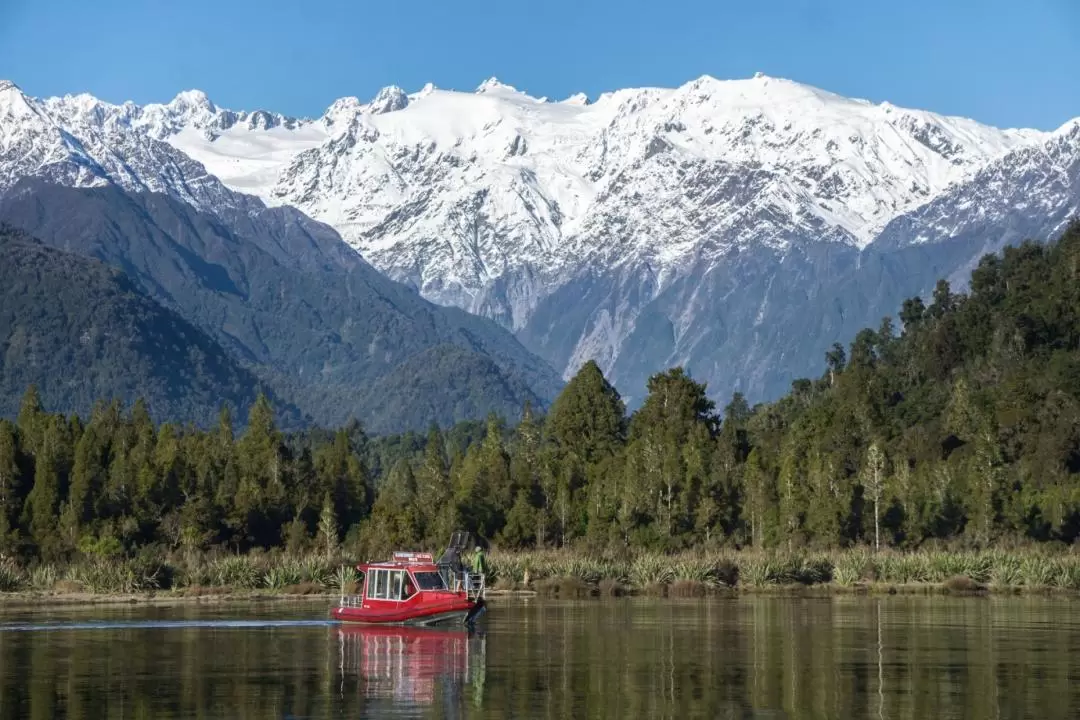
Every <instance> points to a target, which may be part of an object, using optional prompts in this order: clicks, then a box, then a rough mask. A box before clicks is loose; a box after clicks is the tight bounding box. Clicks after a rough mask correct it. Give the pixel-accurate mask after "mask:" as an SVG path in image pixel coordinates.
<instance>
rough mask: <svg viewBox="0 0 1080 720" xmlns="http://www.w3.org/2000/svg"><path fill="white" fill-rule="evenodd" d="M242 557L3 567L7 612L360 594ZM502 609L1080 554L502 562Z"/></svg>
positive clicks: (1076, 588) (921, 575)
mask: <svg viewBox="0 0 1080 720" xmlns="http://www.w3.org/2000/svg"><path fill="white" fill-rule="evenodd" d="M341 562H342V561H333V560H328V559H326V558H323V557H317V556H314V557H307V558H289V557H276V558H275V557H270V556H261V557H260V556H258V555H254V554H253V555H249V556H245V555H232V556H225V557H220V558H217V559H213V560H207V559H202V558H200V559H197V560H193V561H190V562H187V563H185V562H182V561H181V562H177V563H175V564H174V563H171V562H158V563H153V564H146V563H139V562H138V561H131V560H116V561H101V560H98V561H93V562H76V563H72V564H70V565H68V566H66V567H58V566H55V565H38V566H36V567H34V568H32V569H23V568H21V567H19V566H18V565H16V564H15V563H14V562H13V561H11V560H4V561H0V607H9V608H10V607H19V606H30V605H32V606H35V607H40V606H42V605H46V606H51V605H64V606H72V605H102V604H143V605H145V604H151V605H180V604H221V603H231V602H237V603H241V602H246V603H250V602H273V601H283V600H289V601H301V600H320V601H324V602H333V601H334V599H335V598H337V597H338V596H339V595H340V594H342V592H344V593H345V594H355V593H356V592H358V580H359V578H358V575H357V573H356V571H355V570H354V569H353V567H352V566H353V564H352V563H350V564H341ZM489 564H490V571H489V593H490V594H491V595H492V596H494V597H499V596H511V595H535V596H540V597H549V598H564V599H565V598H587V597H616V596H626V595H645V596H653V597H684V598H691V597H705V596H708V595H734V594H744V593H745V594H753V593H759V594H792V595H799V596H830V595H845V594H890V595H895V594H945V595H961V596H973V595H985V594H991V593H992V594H1021V593H1023V594H1031V593H1036V594H1048V593H1053V594H1068V595H1076V594H1080V554H1078V553H1075V552H1071V551H1066V552H1057V553H1054V552H1048V551H1047V550H1045V549H1041V548H1034V549H1024V550H1015V551H1006V550H986V551H916V552H907V553H902V552H895V551H883V552H877V553H875V552H873V551H872V550H870V549H864V548H858V549H852V550H843V551H823V552H814V551H807V552H781V553H768V552H758V551H753V550H744V551H710V552H683V553H679V554H672V555H664V554H659V553H648V552H642V553H632V554H628V555H624V556H622V557H610V556H604V555H598V554H592V553H585V552H580V551H574V550H538V551H530V552H509V551H497V550H496V551H493V552H492V553H491V554H490V556H489Z"/></svg>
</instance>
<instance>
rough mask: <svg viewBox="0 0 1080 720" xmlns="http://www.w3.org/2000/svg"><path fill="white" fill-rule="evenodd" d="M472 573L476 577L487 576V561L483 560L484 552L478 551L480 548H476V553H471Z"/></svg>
mask: <svg viewBox="0 0 1080 720" xmlns="http://www.w3.org/2000/svg"><path fill="white" fill-rule="evenodd" d="M472 571H473V572H474V573H476V574H478V575H486V574H487V560H486V559H485V558H484V551H483V550H481V549H480V546H479V545H477V546H476V551H475V552H474V553H473V561H472Z"/></svg>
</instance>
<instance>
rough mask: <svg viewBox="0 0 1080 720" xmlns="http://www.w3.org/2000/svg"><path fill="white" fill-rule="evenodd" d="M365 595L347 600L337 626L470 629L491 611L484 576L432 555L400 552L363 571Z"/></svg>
mask: <svg viewBox="0 0 1080 720" xmlns="http://www.w3.org/2000/svg"><path fill="white" fill-rule="evenodd" d="M356 569H357V570H359V571H360V572H361V573H362V574H363V584H362V586H361V590H360V594H359V595H351V596H347V595H342V596H341V601H340V602H339V604H338V607H336V608H333V609H332V610H331V611H330V616H331V617H333V618H334V619H335V620H340V621H341V622H346V623H364V624H407V625H439V624H450V623H459V624H468V625H471V624H472V623H473V621H475V619H476V618H477V617H478V616H479V615H480V614H481V613H482V612H484V610H485V609H486V603H485V600H484V594H485V583H484V576H483V575H482V574H478V573H471V572H468V571H466V570H463V569H461V568H460V564H458V563H454V564H451V563H444V562H442V561H440V563H438V564H437V563H436V562H435V560H434V559H433V558H432V556H431V554H430V553H414V552H396V553H394V556H393V560H390V561H387V562H378V563H365V564H361V565H357V566H356Z"/></svg>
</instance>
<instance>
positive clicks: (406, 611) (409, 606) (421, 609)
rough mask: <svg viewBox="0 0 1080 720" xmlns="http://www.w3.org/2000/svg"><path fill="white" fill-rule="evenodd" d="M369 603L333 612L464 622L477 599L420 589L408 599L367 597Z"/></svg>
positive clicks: (344, 616) (382, 619)
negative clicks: (390, 601)
mask: <svg viewBox="0 0 1080 720" xmlns="http://www.w3.org/2000/svg"><path fill="white" fill-rule="evenodd" d="M364 604H365V607H336V608H333V609H332V610H331V611H330V616H331V617H333V618H334V619H335V620H340V621H341V622H351V623H372V624H382V623H415V624H418V625H425V624H432V623H436V622H454V621H457V622H462V621H464V619H465V617H466V616H467V615H468V614H469V613H470V612H471V611H472V610H473V609H474V608H476V603H475V602H473V601H471V600H469V599H467V598H466V597H465V595H464V594H461V593H442V592H425V593H418V594H417V595H415V596H414V597H412V598H410V599H409V600H407V601H405V602H397V603H379V602H372V601H370V600H369V601H367V602H365V603H364Z"/></svg>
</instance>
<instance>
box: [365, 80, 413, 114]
mask: <svg viewBox="0 0 1080 720" xmlns="http://www.w3.org/2000/svg"><path fill="white" fill-rule="evenodd" d="M408 105H409V96H408V95H406V94H405V91H404V90H402V89H401V88H399V87H398V86H397V85H388V86H387V87H384V88H383V89H382V90H380V91H379V92H378V94H377V95H376V96H375V97H374V99H372V101H371V102H369V103H368V104H367V111H368V112H370V113H371V114H373V115H382V114H383V113H388V112H394V111H395V110H404V109H405V108H406V107H407V106H408Z"/></svg>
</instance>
